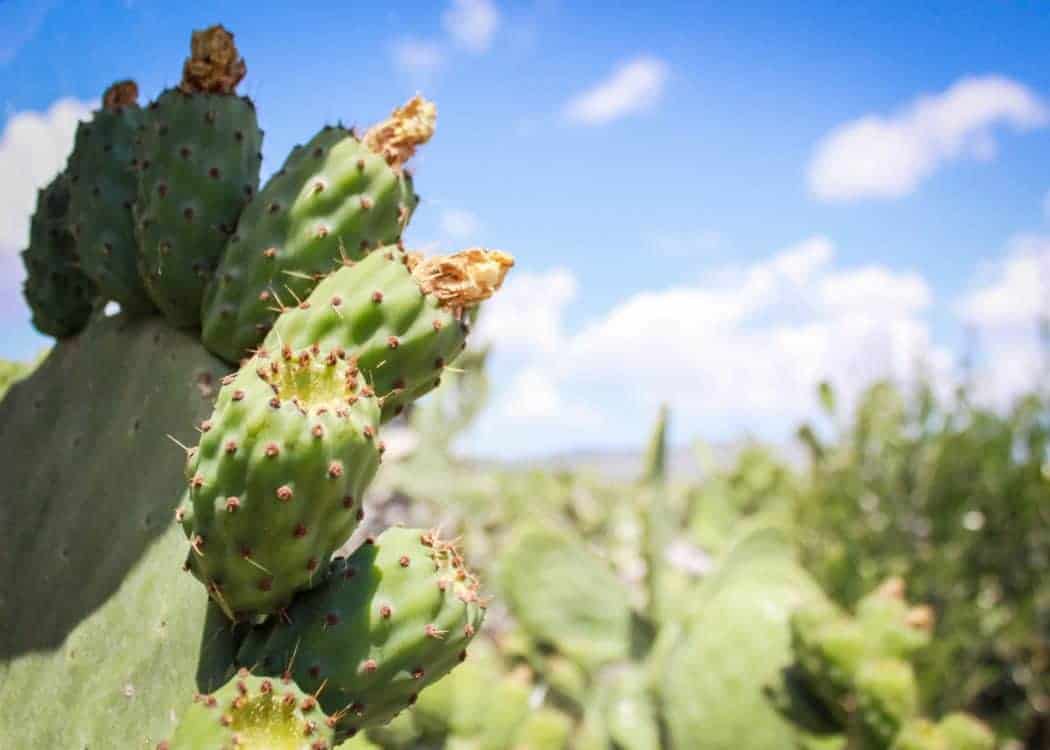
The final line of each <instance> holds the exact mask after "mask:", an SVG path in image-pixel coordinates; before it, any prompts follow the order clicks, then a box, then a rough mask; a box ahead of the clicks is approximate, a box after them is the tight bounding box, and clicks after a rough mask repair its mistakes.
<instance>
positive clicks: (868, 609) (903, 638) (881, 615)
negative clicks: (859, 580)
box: [856, 577, 935, 659]
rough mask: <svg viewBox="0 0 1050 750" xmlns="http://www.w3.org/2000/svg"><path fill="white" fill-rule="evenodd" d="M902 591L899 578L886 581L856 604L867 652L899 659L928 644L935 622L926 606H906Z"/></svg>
mask: <svg viewBox="0 0 1050 750" xmlns="http://www.w3.org/2000/svg"><path fill="white" fill-rule="evenodd" d="M904 590H905V584H904V580H903V579H901V578H896V577H894V578H889V579H887V580H886V581H884V582H883V583H882V585H880V586H879V587H878V588H876V589H875V590H874V591H872V592H871V593H870V594H868V595H867V596H865V597H864V598H862V599H861V600H860V601H859V602H857V610H856V615H857V621H858V622H859V623H860V624H861V627H863V628H864V631H865V633H866V635H867V637H868V641H869V644H870V646H869V647H870V648H871V650H873V651H877V652H878V653H881V654H883V655H885V656H893V657H897V658H901V659H906V658H909V657H911V656H913V655H915V654H916V653H917V652H918V651H920V650H921V649H923V648H925V647H926V646H927V645H929V642H930V635H931V632H932V631H933V626H934V620H935V617H934V614H933V610H932V609H931V608H930V607H928V606H925V605H920V606H915V607H911V606H909V605H908V602H907V601H905V599H904Z"/></svg>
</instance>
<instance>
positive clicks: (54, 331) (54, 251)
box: [22, 173, 97, 338]
mask: <svg viewBox="0 0 1050 750" xmlns="http://www.w3.org/2000/svg"><path fill="white" fill-rule="evenodd" d="M68 214H69V181H68V178H67V177H66V175H65V173H63V174H60V175H59V176H58V177H56V178H55V179H54V180H52V181H51V183H50V184H49V185H48V186H47V187H45V188H44V189H42V190H41V191H40V192H39V193H38V194H37V208H36V212H35V213H34V214H33V218H32V221H31V222H30V225H29V247H27V248H26V249H25V250H23V251H22V262H23V263H24V264H25V268H26V281H25V285H24V288H23V291H24V293H25V298H26V302H27V303H28V304H29V309H30V310H32V311H33V325H34V326H36V328H37V330H38V331H40V332H41V333H46V334H49V335H51V336H54V337H55V338H66V337H68V336H73V335H75V334H77V333H79V332H80V330H81V329H82V328H83V327H84V326H85V325H86V324H87V321H88V317H89V316H90V315H91V309H92V303H93V302H94V300H95V297H96V295H97V292H96V289H95V284H94V282H92V281H91V279H89V278H88V277H87V276H85V275H84V272H83V271H81V270H80V268H79V267H78V263H77V255H76V240H75V239H74V238H73V235H72V233H71V232H70V231H69V219H68Z"/></svg>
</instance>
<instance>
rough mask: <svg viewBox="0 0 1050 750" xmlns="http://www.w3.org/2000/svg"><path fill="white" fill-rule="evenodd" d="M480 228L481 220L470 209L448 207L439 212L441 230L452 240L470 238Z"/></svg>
mask: <svg viewBox="0 0 1050 750" xmlns="http://www.w3.org/2000/svg"><path fill="white" fill-rule="evenodd" d="M480 229H481V222H480V221H478V217H477V216H475V215H474V214H472V213H471V212H470V211H462V210H457V209H450V210H448V211H445V212H444V213H442V214H441V231H442V232H443V233H444V234H446V235H447V236H448V237H449V238H451V239H453V240H470V239H472V238H473V237H474V236H475V235H477V233H478V231H479V230H480Z"/></svg>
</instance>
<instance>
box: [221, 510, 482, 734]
mask: <svg viewBox="0 0 1050 750" xmlns="http://www.w3.org/2000/svg"><path fill="white" fill-rule="evenodd" d="M483 617H484V608H483V604H482V603H481V602H480V600H479V597H478V583H477V579H476V578H474V576H473V575H472V574H471V573H470V572H468V571H467V569H466V567H465V566H464V564H463V561H462V559H461V558H460V555H459V552H458V551H457V550H456V548H455V546H454V545H453V544H451V543H449V542H444V541H441V540H440V539H438V538H437V536H436V535H435V534H434V533H432V532H427V531H420V530H419V529H404V528H391V529H387V530H386V531H385V532H384V533H383V534H381V535H380V536H379V538H378V539H376V540H375V541H374V542H366V543H365V544H363V545H362V546H361V547H360V548H358V549H357V551H355V552H354V554H353V555H351V556H350V557H349V558H345V559H344V558H337V559H336V560H335V561H334V562H333V563H332V565H331V568H330V571H329V576H328V578H327V580H326V581H325V582H324V583H322V584H321V585H319V586H317V587H316V588H314V589H312V590H310V591H307V592H303V593H301V594H299V595H298V596H297V597H296V598H295V601H294V603H293V604H292V606H291V607H289V608H288V612H287V617H285V618H274V619H273V621H272V622H271V623H269V624H267V625H265V626H261V627H257V628H255V629H254V630H253V631H252V632H250V633H249V634H248V635H247V636H246V637H245V640H244V642H243V644H242V645H241V649H240V651H239V653H238V662H239V663H240V664H242V665H244V666H248V667H256V668H257V669H258V671H261V672H262V673H266V674H284V673H285V672H287V673H290V674H291V675H292V677H293V678H294V679H295V680H296V682H297V683H298V684H299V685H300V686H302V687H303V689H305V690H316V691H320V694H319V696H318V698H319V700H320V701H321V705H322V707H323V708H324V709H325V711H327V712H328V713H329V714H332V715H333V717H334V718H335V719H336V720H337V722H338V723H337V726H336V729H337V732H338V733H339V734H340V736H348V735H352V734H354V733H355V732H357V731H358V730H361V729H366V728H368V727H371V726H377V725H379V724H383V723H385V722H387V721H389V720H390V719H391V718H392V717H393V716H394V715H395V714H397V713H398V712H399V711H401V710H403V709H404V708H406V707H407V706H409V705H411V704H413V703H414V702H415V700H416V697H417V696H418V694H419V691H421V690H423V689H424V688H425V687H426V686H427V685H430V684H431V683H433V682H434V681H435V680H438V679H440V678H441V677H442V676H444V675H445V674H447V673H448V672H449V671H450V670H451V669H452V668H453V667H454V666H456V665H457V664H458V663H459V662H460V661H462V660H463V659H464V658H465V657H466V651H465V650H464V649H465V648H466V645H467V644H468V643H469V642H470V640H471V639H472V638H473V637H474V634H475V633H476V632H477V630H478V629H479V628H480V626H481V622H482V619H483ZM322 686H323V687H324V689H323V690H321V688H322Z"/></svg>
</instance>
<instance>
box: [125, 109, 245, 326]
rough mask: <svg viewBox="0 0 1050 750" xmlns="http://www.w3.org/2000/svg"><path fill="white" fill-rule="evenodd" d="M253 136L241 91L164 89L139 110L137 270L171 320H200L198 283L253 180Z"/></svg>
mask: <svg viewBox="0 0 1050 750" xmlns="http://www.w3.org/2000/svg"><path fill="white" fill-rule="evenodd" d="M261 144H262V133H261V132H260V130H259V126H258V123H257V122H256V118H255V107H254V106H253V105H252V103H251V101H250V100H249V99H246V98H242V97H238V96H234V95H231V94H207V93H187V92H185V91H183V90H181V89H171V90H169V91H166V92H164V93H163V94H161V95H160V97H158V98H157V100H156V101H155V102H153V103H152V104H150V106H149V107H148V108H147V110H146V124H145V127H144V128H143V129H142V130H141V132H140V136H139V142H138V145H137V148H136V153H137V155H138V161H139V184H138V203H137V207H136V230H137V232H138V242H139V251H140V256H139V261H140V270H141V273H142V279H143V281H144V282H145V284H146V290H147V291H148V292H149V295H150V298H151V299H152V300H153V302H154V303H155V304H156V305H157V307H158V308H159V309H160V311H161V312H162V313H164V316H165V317H166V318H167V319H168V320H169V321H170V322H171V323H172V324H173V325H175V326H178V327H180V328H186V327H193V326H197V325H200V321H201V301H202V299H203V297H204V287H205V285H206V284H207V282H208V280H209V279H210V278H211V275H212V273H213V272H214V270H215V268H216V266H217V265H218V262H219V258H220V256H221V254H222V251H223V249H224V248H225V246H226V243H227V241H228V240H229V238H230V235H232V234H233V232H234V230H235V227H236V226H237V219H238V217H239V216H240V214H241V210H242V209H243V208H244V205H245V204H246V203H247V202H248V201H249V200H250V199H251V197H252V196H253V195H254V194H255V191H256V189H257V188H258V187H259V164H260V161H261V157H260V153H259V149H260V147H261Z"/></svg>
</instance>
